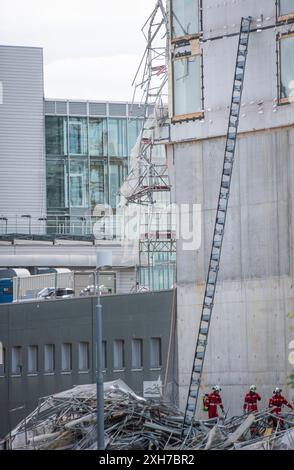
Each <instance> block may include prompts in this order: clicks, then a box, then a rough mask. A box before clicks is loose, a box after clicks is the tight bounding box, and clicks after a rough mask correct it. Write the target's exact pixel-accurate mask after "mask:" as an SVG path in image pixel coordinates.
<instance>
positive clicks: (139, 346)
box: [132, 339, 143, 369]
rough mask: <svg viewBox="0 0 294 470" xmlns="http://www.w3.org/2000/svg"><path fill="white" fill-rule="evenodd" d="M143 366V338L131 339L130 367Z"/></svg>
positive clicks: (140, 367)
mask: <svg viewBox="0 0 294 470" xmlns="http://www.w3.org/2000/svg"><path fill="white" fill-rule="evenodd" d="M142 367H143V340H142V339H133V340H132V368H133V369H142Z"/></svg>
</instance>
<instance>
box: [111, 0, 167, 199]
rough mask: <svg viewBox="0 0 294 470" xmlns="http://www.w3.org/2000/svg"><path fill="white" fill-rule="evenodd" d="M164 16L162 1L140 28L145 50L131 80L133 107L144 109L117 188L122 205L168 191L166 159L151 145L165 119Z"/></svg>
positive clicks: (165, 49) (165, 28) (165, 24)
mask: <svg viewBox="0 0 294 470" xmlns="http://www.w3.org/2000/svg"><path fill="white" fill-rule="evenodd" d="M167 24H168V22H167V14H166V10H165V8H164V5H163V1H162V0H158V1H157V2H156V5H155V8H154V10H153V12H152V13H151V15H150V16H149V18H148V20H147V21H146V23H145V24H144V26H143V27H142V33H143V35H144V37H145V40H146V43H147V45H146V49H145V52H144V54H143V57H142V59H141V62H140V65H139V67H138V70H137V73H136V75H135V78H134V80H133V83H132V85H133V86H134V96H133V106H135V102H136V103H138V102H139V103H140V106H142V108H143V110H144V119H143V126H142V130H141V133H140V137H139V138H138V141H137V143H136V145H135V147H134V149H133V151H132V154H131V159H130V170H129V174H128V177H127V179H126V181H125V182H124V184H123V185H122V187H121V188H120V196H121V201H122V200H123V203H124V204H143V205H150V204H154V193H155V192H161V191H170V185H169V178H168V172H167V164H166V159H165V158H162V155H160V152H158V149H157V148H156V147H158V145H155V144H154V140H155V138H154V136H155V134H156V129H158V128H159V127H160V126H162V125H163V124H164V122H165V120H166V118H167V105H166V104H165V101H166V102H167V91H166V88H167V78H168V74H167V63H168V28H167Z"/></svg>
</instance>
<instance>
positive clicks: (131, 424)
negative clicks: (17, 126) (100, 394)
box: [1, 380, 294, 450]
mask: <svg viewBox="0 0 294 470" xmlns="http://www.w3.org/2000/svg"><path fill="white" fill-rule="evenodd" d="M104 403H105V406H104V423H105V447H106V450H180V449H181V450H187V449H190V450H194V449H201V450H215V449H219V450H223V449H228V450H253V449H254V450H264V449H266V450H286V449H287V450H290V449H291V450H294V421H293V417H294V415H293V413H287V414H282V415H280V418H281V420H280V421H279V422H278V425H277V426H273V420H277V416H276V415H273V414H272V412H271V411H270V410H269V409H266V410H264V411H261V412H255V413H252V414H249V415H247V414H245V415H243V416H235V417H232V418H230V419H226V418H218V419H210V420H194V421H192V422H191V425H190V428H189V430H188V432H187V433H185V434H186V437H185V439H184V440H183V439H182V438H181V434H182V426H183V423H184V415H183V413H181V412H180V411H179V410H178V409H177V408H176V407H174V406H173V405H170V404H167V403H166V402H162V401H156V400H154V399H152V400H151V399H148V400H147V399H145V398H143V397H140V396H138V395H137V394H136V393H134V392H133V390H132V389H130V388H129V387H128V386H127V385H126V384H125V383H124V382H123V381H122V380H116V381H113V382H106V383H105V384H104ZM96 405H97V401H96V385H95V384H88V385H78V386H76V387H74V388H72V389H70V390H66V391H64V392H61V393H57V394H55V395H51V396H49V397H45V398H43V399H41V400H39V404H38V406H37V408H36V409H35V410H34V411H33V412H32V413H31V414H30V415H29V416H27V417H26V418H25V419H24V420H23V421H22V422H21V423H20V424H19V425H18V426H16V428H15V429H13V430H12V431H11V433H9V434H8V435H7V436H6V438H5V439H4V440H3V441H2V442H1V446H2V448H4V449H7V450H10V449H13V450H21V449H22V450H94V449H96V448H97V443H96V441H97V425H96V422H97V408H96Z"/></svg>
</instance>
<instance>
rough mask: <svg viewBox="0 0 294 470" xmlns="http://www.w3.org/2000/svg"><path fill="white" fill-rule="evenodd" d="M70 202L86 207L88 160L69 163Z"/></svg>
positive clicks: (73, 204)
mask: <svg viewBox="0 0 294 470" xmlns="http://www.w3.org/2000/svg"><path fill="white" fill-rule="evenodd" d="M70 204H71V206H72V207H88V161H81V162H75V161H71V163H70Z"/></svg>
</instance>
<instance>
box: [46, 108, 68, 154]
mask: <svg viewBox="0 0 294 470" xmlns="http://www.w3.org/2000/svg"><path fill="white" fill-rule="evenodd" d="M45 128H46V154H47V155H67V118H66V117H54V116H46V117H45Z"/></svg>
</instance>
